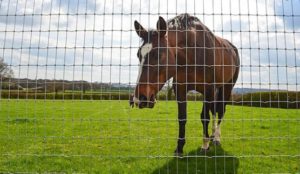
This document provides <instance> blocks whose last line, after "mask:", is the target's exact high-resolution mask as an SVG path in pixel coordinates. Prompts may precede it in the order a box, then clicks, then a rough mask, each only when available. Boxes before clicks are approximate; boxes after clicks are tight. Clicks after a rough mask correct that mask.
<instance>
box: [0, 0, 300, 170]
mask: <svg viewBox="0 0 300 174" xmlns="http://www.w3.org/2000/svg"><path fill="white" fill-rule="evenodd" d="M299 8H300V1H299V0H256V1H251V0H222V1H220V0H212V1H204V0H197V1H196V0H194V1H187V0H166V1H159V0H152V1H144V0H130V1H123V0H109V1H108V0H103V1H96V0H94V1H92V0H91V1H88V0H76V1H71V0H53V1H50V0H26V1H24V0H1V1H0V77H1V81H0V85H1V89H0V94H1V98H0V139H1V141H0V156H1V157H0V173H37V172H63V173H65V172H66V173H77V172H78V173H244V172H245V173H248V172H249V173H297V172H300V166H299V164H300V136H299V135H300V128H299V125H300V124H299V123H300V118H299V115H300V112H299V107H300V104H299V96H300V94H299V85H300V84H299V81H300V77H299V73H300V68H299V67H300V66H299V65H300V11H299ZM183 13H188V14H190V15H191V16H195V17H197V18H199V19H200V21H201V22H203V24H204V25H206V26H207V27H208V28H209V29H210V30H211V31H212V32H213V33H214V34H216V35H217V36H220V37H221V38H225V39H227V40H228V41H230V42H231V43H232V44H233V45H235V46H236V47H237V49H238V51H239V56H240V65H239V67H240V73H239V77H238V80H237V82H236V84H235V87H234V89H233V92H232V94H231V98H230V100H227V101H226V102H228V105H227V111H226V114H225V116H224V118H223V121H222V136H221V143H222V145H221V146H214V145H212V144H210V150H209V151H208V152H207V153H202V152H201V150H200V148H201V145H202V138H203V137H202V133H203V131H202V129H203V128H202V124H201V119H200V113H201V110H202V106H203V100H204V101H205V99H203V95H202V94H201V93H199V92H196V91H195V90H192V91H190V92H189V93H188V94H187V96H186V97H187V125H186V136H185V140H186V144H185V147H184V153H183V156H182V157H180V158H179V157H177V156H176V155H174V150H175V148H176V143H177V138H178V121H180V119H179V120H178V118H177V114H178V113H177V103H181V102H182V101H178V100H177V99H176V96H175V94H174V92H172V85H176V82H173V80H174V77H173V78H171V79H169V80H167V81H158V82H156V85H160V84H161V85H164V86H163V87H162V89H161V90H160V92H159V93H158V94H157V95H156V99H157V102H156V104H155V107H154V108H153V109H138V108H131V107H130V106H129V102H128V101H129V100H130V98H131V97H132V94H133V93H134V92H135V87H136V86H137V85H138V84H139V82H138V81H137V77H138V76H139V73H141V72H140V71H141V70H139V69H140V67H141V65H142V63H141V62H140V61H139V59H138V56H139V55H136V54H137V52H138V50H139V49H140V48H141V46H142V45H143V43H144V42H143V40H142V39H140V37H139V36H138V35H137V33H136V31H135V28H134V21H135V20H136V21H138V22H139V23H140V24H141V25H142V26H143V27H144V28H145V29H147V30H148V29H149V28H154V29H156V23H157V21H158V18H159V16H161V17H163V18H164V19H165V20H171V19H173V18H174V17H176V16H178V15H180V14H183ZM189 31H190V30H186V31H184V32H189ZM178 37H179V36H176V37H175V38H174V39H175V40H178ZM184 39H185V41H186V42H187V43H188V42H191V41H190V38H187V37H186V38H184ZM196 39H198V38H196ZM160 48H161V49H163V48H165V49H176V50H178V49H182V48H180V47H179V46H178V45H175V46H174V47H172V46H166V47H160ZM189 48H190V47H189V46H184V48H183V49H189ZM192 48H194V47H191V49H192ZM207 49H212V50H217V49H220V48H218V46H214V47H212V48H207ZM221 49H222V48H221ZM185 54H186V57H188V54H190V53H188V52H186V53H185ZM169 56H171V55H169V54H167V57H169ZM212 59H214V57H212ZM148 63H149V62H148ZM170 66H172V65H170ZM173 66H175V67H178V66H179V65H178V64H174V65H173ZM184 66H185V67H187V71H188V70H189V69H190V68H197V67H200V68H201V66H203V67H205V66H206V65H201V64H199V65H184ZM214 67H218V65H214ZM221 67H224V66H221ZM142 68H143V67H142ZM142 68H141V69H142ZM151 73H153V72H151V71H149V72H148V74H149V75H148V77H147V79H149V78H150V77H151ZM177 73H178V72H177V69H176V74H177ZM185 75H186V76H187V74H185ZM197 75H198V74H196V76H197ZM224 75H226V74H223V76H224ZM144 83H145V82H144ZM189 83H190V82H186V83H185V84H189ZM140 84H142V82H141V83H140ZM145 84H148V83H147V82H146V83H145ZM203 84H204V82H199V83H195V82H192V83H190V85H203ZM214 84H215V85H224V84H226V83H224V82H223V83H217V82H215V83H214ZM186 90H188V89H186ZM183 102H185V101H183ZM211 124H212V121H211V123H210V125H211ZM210 127H211V126H209V133H210V134H211V129H210Z"/></svg>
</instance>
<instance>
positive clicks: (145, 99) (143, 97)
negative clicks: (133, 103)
mask: <svg viewBox="0 0 300 174" xmlns="http://www.w3.org/2000/svg"><path fill="white" fill-rule="evenodd" d="M139 100H140V101H147V97H146V96H144V95H140V97H139Z"/></svg>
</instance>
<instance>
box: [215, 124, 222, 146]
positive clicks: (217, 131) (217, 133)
mask: <svg viewBox="0 0 300 174" xmlns="http://www.w3.org/2000/svg"><path fill="white" fill-rule="evenodd" d="M213 141H218V142H220V141H221V125H218V126H217V127H216V129H215V133H214V140H213Z"/></svg>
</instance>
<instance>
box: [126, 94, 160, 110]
mask: <svg viewBox="0 0 300 174" xmlns="http://www.w3.org/2000/svg"><path fill="white" fill-rule="evenodd" d="M155 103H156V100H155V96H154V95H151V97H150V99H149V100H148V99H147V97H146V96H144V95H140V96H139V98H136V97H134V96H131V97H130V101H129V104H130V106H131V107H134V105H135V106H137V107H138V108H140V109H142V108H153V107H154V104H155Z"/></svg>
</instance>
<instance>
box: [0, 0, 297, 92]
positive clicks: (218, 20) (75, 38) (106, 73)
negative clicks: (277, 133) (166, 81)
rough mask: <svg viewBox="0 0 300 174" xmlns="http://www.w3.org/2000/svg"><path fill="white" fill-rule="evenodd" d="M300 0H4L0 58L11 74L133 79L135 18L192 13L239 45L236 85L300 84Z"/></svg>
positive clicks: (149, 23)
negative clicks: (7, 65)
mask: <svg viewBox="0 0 300 174" xmlns="http://www.w3.org/2000/svg"><path fill="white" fill-rule="evenodd" d="M299 9H300V0H256V1H254V0H212V1H205V0H194V1H192V0H165V1H161V0H151V1H150V2H149V1H147V0H128V1H123V0H101V1H95V0H91V1H87V0H53V1H51V0H2V1H0V57H3V58H4V61H5V62H6V63H8V64H9V65H10V66H11V68H12V69H13V71H14V77H16V78H30V79H45V78H46V79H65V80H86V81H89V82H104V83H125V84H131V85H134V84H135V83H136V79H137V75H138V65H139V62H138V59H137V57H136V53H137V50H138V47H139V46H140V45H141V44H142V43H141V40H140V38H139V37H138V36H137V35H136V33H135V31H134V26H133V22H134V20H137V21H139V22H140V23H141V24H142V25H143V26H144V27H145V28H155V26H156V22H157V19H158V17H159V16H162V17H164V18H165V19H166V20H167V19H171V18H173V17H175V16H176V15H178V14H181V13H190V14H191V15H195V16H197V17H198V18H199V19H200V20H201V21H202V22H203V23H204V24H205V25H207V26H208V27H209V28H210V29H211V30H212V31H213V32H214V33H215V34H216V35H218V36H221V37H223V38H226V39H228V40H229V41H231V42H232V43H233V44H234V45H236V46H237V47H238V48H239V53H240V57H241V64H242V65H241V72H240V75H239V79H238V82H237V87H245V88H251V87H252V88H265V89H269V88H272V89H284V90H299V89H300V10H299Z"/></svg>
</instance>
